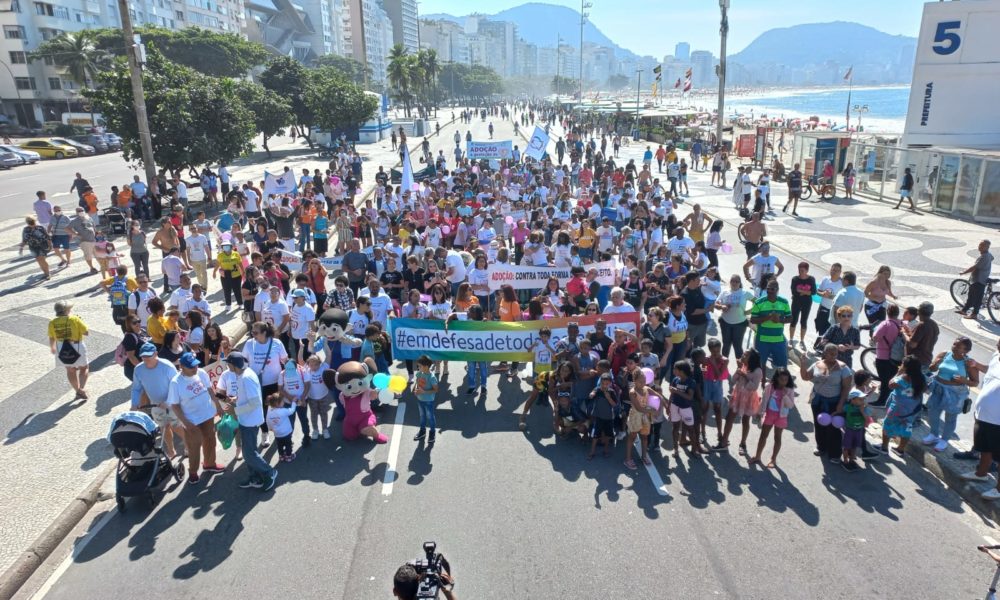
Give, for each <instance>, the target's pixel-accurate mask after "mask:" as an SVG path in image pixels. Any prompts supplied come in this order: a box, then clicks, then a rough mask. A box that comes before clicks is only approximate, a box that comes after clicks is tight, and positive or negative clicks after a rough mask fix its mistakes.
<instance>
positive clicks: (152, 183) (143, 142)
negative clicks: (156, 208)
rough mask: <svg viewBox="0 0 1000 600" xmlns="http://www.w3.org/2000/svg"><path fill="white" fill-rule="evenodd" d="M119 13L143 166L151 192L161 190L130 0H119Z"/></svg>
mask: <svg viewBox="0 0 1000 600" xmlns="http://www.w3.org/2000/svg"><path fill="white" fill-rule="evenodd" d="M118 13H119V14H120V16H121V19H122V36H123V37H124V38H125V53H126V54H127V55H128V71H129V79H131V80H132V104H133V105H134V107H135V121H136V124H137V125H138V129H139V145H140V147H141V149H142V166H143V167H145V169H146V185H147V186H149V192H150V193H154V190H157V191H158V190H159V189H160V188H159V186H158V185H157V182H156V162H155V159H154V158H153V138H151V137H150V135H149V119H148V117H147V116H146V94H145V92H143V90H142V65H140V63H139V59H140V54H141V52H142V48H141V46H140V44H139V41H138V40H136V37H135V33H134V32H133V31H132V16H131V15H130V14H129V12H128V2H126V0H118Z"/></svg>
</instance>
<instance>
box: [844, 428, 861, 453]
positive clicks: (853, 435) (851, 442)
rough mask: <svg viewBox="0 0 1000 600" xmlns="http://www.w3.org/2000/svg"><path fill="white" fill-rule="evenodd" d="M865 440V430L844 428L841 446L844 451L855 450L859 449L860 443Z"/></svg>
mask: <svg viewBox="0 0 1000 600" xmlns="http://www.w3.org/2000/svg"><path fill="white" fill-rule="evenodd" d="M864 439H865V430H864V428H861V429H849V428H847V427H845V428H844V439H843V441H842V442H841V446H842V447H843V448H844V449H845V450H856V449H858V448H860V447H861V442H862V441H863V440H864Z"/></svg>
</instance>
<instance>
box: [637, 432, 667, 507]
mask: <svg viewBox="0 0 1000 600" xmlns="http://www.w3.org/2000/svg"><path fill="white" fill-rule="evenodd" d="M635 451H636V453H637V454H636V455H637V457H638V461H639V463H640V464H642V445H641V443H640V442H639V436H635ZM643 466H644V467H646V473H648V474H649V480H650V481H652V482H653V487H654V488H656V492H657V493H658V494H660V495H661V496H669V495H670V494H669V493H668V492H667V484H665V483H663V478H662V477H660V472H659V471H657V470H656V463H654V462H653V461H650V462H649V464H648V465H643Z"/></svg>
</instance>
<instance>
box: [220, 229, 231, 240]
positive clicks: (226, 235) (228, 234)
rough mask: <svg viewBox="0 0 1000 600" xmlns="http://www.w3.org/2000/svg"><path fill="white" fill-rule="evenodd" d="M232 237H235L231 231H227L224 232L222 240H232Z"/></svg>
mask: <svg viewBox="0 0 1000 600" xmlns="http://www.w3.org/2000/svg"><path fill="white" fill-rule="evenodd" d="M232 239H233V234H231V233H229V232H228V231H227V232H226V233H223V234H222V241H223V242H230V241H232Z"/></svg>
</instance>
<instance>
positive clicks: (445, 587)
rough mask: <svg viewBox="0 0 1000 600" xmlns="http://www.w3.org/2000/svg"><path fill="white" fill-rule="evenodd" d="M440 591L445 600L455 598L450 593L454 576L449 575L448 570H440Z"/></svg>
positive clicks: (453, 584)
mask: <svg viewBox="0 0 1000 600" xmlns="http://www.w3.org/2000/svg"><path fill="white" fill-rule="evenodd" d="M439 577H440V578H441V584H442V586H441V593H442V594H444V597H445V598H446V599H447V600H455V594H453V593H452V591H451V590H452V588H453V587H454V586H455V578H454V577H452V576H451V573H449V572H448V571H441V575H439Z"/></svg>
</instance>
